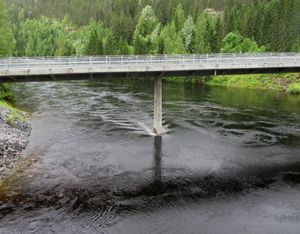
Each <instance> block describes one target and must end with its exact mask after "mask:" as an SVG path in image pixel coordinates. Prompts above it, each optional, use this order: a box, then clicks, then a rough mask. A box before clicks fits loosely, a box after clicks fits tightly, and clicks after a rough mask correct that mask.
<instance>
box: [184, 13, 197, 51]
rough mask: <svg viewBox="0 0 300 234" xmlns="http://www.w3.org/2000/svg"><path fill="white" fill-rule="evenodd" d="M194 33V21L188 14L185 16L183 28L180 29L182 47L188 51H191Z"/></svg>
mask: <svg viewBox="0 0 300 234" xmlns="http://www.w3.org/2000/svg"><path fill="white" fill-rule="evenodd" d="M194 35H195V23H194V20H193V17H192V16H189V17H188V18H187V20H186V21H185V23H184V26H183V29H182V36H183V40H184V47H185V50H186V51H187V52H188V53H191V52H192V50H193V48H192V41H193V37H194Z"/></svg>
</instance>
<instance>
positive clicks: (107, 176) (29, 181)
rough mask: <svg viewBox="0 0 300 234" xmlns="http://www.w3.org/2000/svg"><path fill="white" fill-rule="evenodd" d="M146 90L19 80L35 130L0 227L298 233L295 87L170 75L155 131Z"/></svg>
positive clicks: (120, 84)
mask: <svg viewBox="0 0 300 234" xmlns="http://www.w3.org/2000/svg"><path fill="white" fill-rule="evenodd" d="M152 90H153V86H152V83H151V82H149V81H115V82H106V81H102V82H97V83H91V82H74V83H39V84H26V85H19V86H18V88H17V92H18V105H20V106H22V108H23V109H24V108H25V109H26V110H28V111H31V112H32V117H31V122H32V126H33V131H32V136H31V142H30V145H29V147H28V149H27V151H26V155H27V156H28V160H27V161H26V160H25V161H26V163H24V164H26V165H27V166H26V167H25V168H23V169H21V170H20V172H18V173H17V174H16V175H15V176H14V177H13V179H11V181H9V182H8V183H6V184H7V186H6V190H5V191H3V192H2V193H1V194H2V195H1V196H0V197H1V199H2V201H0V204H2V206H1V205H0V233H129V234H134V233H137V234H140V233H172V234H173V233H174V234H176V233H299V232H300V97H294V96H288V95H285V94H282V93H277V92H267V91H249V90H243V89H222V88H209V89H208V88H201V87H199V86H185V85H183V84H172V83H165V84H164V114H163V115H164V127H165V129H166V132H167V133H166V135H164V136H163V137H162V138H158V137H156V138H155V137H153V136H151V135H149V134H148V133H147V131H146V130H145V129H146V128H147V127H150V128H151V126H152V109H153V104H152V101H153V92H152ZM28 161H29V162H30V163H28Z"/></svg>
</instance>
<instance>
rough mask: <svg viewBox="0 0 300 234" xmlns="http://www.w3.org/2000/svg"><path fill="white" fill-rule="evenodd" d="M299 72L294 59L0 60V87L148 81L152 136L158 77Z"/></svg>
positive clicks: (158, 112) (157, 128)
mask: <svg viewBox="0 0 300 234" xmlns="http://www.w3.org/2000/svg"><path fill="white" fill-rule="evenodd" d="M282 72H284V73H287V72H300V53H259V54H207V55H155V56H154V55H138V56H89V57H32V58H1V59H0V83H8V82H37V81H53V80H55V81H62V80H89V79H90V80H93V79H97V78H112V79H113V78H131V77H134V78H147V77H149V78H154V84H155V85H154V132H155V133H156V134H158V135H160V134H162V133H163V128H162V77H178V76H187V77H193V76H212V75H213V76H215V75H230V74H260V73H282Z"/></svg>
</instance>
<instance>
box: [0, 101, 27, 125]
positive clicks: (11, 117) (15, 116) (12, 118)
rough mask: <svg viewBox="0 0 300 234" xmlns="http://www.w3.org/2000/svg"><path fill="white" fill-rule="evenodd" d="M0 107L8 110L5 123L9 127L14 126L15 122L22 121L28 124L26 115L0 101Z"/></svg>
mask: <svg viewBox="0 0 300 234" xmlns="http://www.w3.org/2000/svg"><path fill="white" fill-rule="evenodd" d="M0 107H4V108H5V109H7V110H9V114H8V115H7V116H6V119H5V122H6V123H7V124H9V125H11V126H16V124H17V122H19V121H22V122H26V123H28V114H27V113H25V112H23V111H21V110H19V109H18V108H16V107H13V106H11V105H10V104H9V103H7V102H5V101H1V100H0Z"/></svg>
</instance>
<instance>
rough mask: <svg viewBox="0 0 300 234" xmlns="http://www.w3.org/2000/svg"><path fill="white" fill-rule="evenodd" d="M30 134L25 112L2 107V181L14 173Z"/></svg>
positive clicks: (0, 149)
mask: <svg viewBox="0 0 300 234" xmlns="http://www.w3.org/2000/svg"><path fill="white" fill-rule="evenodd" d="M30 132H31V127H30V124H29V123H28V120H27V115H26V114H25V113H24V112H21V111H19V110H15V109H13V108H9V107H7V106H0V181H1V180H2V179H3V178H5V177H6V176H8V175H9V174H10V173H11V172H12V170H13V168H14V167H15V166H16V165H17V163H18V162H19V160H20V159H21V157H22V151H23V150H24V149H25V147H26V146H27V144H28V141H29V135H30Z"/></svg>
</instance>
